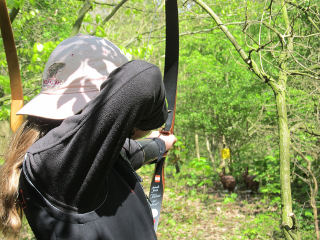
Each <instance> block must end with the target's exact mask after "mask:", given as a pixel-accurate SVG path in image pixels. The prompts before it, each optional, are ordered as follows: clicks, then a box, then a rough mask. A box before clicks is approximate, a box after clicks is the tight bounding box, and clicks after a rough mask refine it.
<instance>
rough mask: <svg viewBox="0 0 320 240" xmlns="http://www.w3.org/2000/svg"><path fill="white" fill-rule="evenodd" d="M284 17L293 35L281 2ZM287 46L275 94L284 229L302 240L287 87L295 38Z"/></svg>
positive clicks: (282, 54) (294, 237) (287, 30)
mask: <svg viewBox="0 0 320 240" xmlns="http://www.w3.org/2000/svg"><path fill="white" fill-rule="evenodd" d="M281 5H282V16H283V19H284V22H285V25H286V32H287V33H288V34H291V32H292V29H291V25H290V22H289V18H288V12H287V8H286V3H285V1H284V0H281ZM287 41H288V42H287V45H286V46H285V47H284V49H283V50H282V53H281V54H280V59H279V60H280V63H281V65H280V67H281V71H280V74H279V80H278V84H279V85H277V87H276V88H274V89H273V90H274V93H275V96H276V104H277V112H278V122H279V123H278V124H279V150H280V185H281V202H282V227H283V228H282V229H283V233H284V235H285V237H286V239H288V240H295V239H300V235H299V232H298V231H297V230H298V229H297V226H295V224H296V222H295V220H296V219H295V216H294V214H293V212H292V196H291V177H290V142H291V138H290V132H289V128H288V117H287V104H286V85H287V77H288V76H287V73H286V71H287V61H288V57H289V55H290V52H292V51H293V38H292V37H288V39H287Z"/></svg>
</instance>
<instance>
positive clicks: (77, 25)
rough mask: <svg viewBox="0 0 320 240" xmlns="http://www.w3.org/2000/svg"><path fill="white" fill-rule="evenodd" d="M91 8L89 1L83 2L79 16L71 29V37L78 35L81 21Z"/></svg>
mask: <svg viewBox="0 0 320 240" xmlns="http://www.w3.org/2000/svg"><path fill="white" fill-rule="evenodd" d="M91 8H92V6H91V2H90V0H85V1H84V3H83V6H82V8H81V9H80V11H79V16H78V18H77V20H76V22H75V23H74V25H73V27H72V31H71V36H74V35H77V34H78V33H79V31H80V28H81V25H82V21H83V19H84V17H85V15H86V14H87V12H89V11H90V9H91Z"/></svg>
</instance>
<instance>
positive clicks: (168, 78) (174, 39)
mask: <svg viewBox="0 0 320 240" xmlns="http://www.w3.org/2000/svg"><path fill="white" fill-rule="evenodd" d="M178 63H179V20H178V4H177V0H166V57H165V67H164V79H163V82H164V86H165V89H166V98H167V103H168V111H169V113H168V118H167V121H166V124H165V127H164V129H163V132H165V133H173V127H174V119H175V108H176V93H177V79H178ZM164 162H165V157H162V158H161V159H160V161H158V163H157V164H156V167H155V171H154V175H153V179H152V182H151V187H150V193H149V199H150V201H151V209H152V214H153V220H154V230H155V231H157V228H158V224H159V218H160V211H161V205H162V199H163V193H164V183H165V179H164Z"/></svg>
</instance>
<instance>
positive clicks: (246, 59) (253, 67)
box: [193, 0, 277, 89]
mask: <svg viewBox="0 0 320 240" xmlns="http://www.w3.org/2000/svg"><path fill="white" fill-rule="evenodd" d="M193 1H194V2H195V3H197V4H198V5H199V6H200V7H201V8H202V9H203V10H205V11H206V12H207V13H208V14H209V15H210V16H211V17H212V19H213V20H214V21H215V22H216V24H217V25H218V27H219V28H220V30H221V31H222V32H223V33H224V34H225V35H226V37H227V38H228V39H229V41H230V42H231V43H232V45H233V46H234V48H235V49H236V50H237V52H238V53H239V55H240V57H241V58H242V60H243V61H244V62H245V63H246V64H247V65H248V66H249V69H250V70H251V71H252V72H254V73H255V74H256V75H257V76H258V77H259V78H260V79H261V80H264V81H265V82H266V83H268V84H269V85H270V86H271V87H272V88H273V89H275V88H277V86H276V82H275V80H274V79H273V78H272V77H271V76H270V75H268V74H266V73H265V72H262V71H261V70H260V69H259V67H258V65H257V64H256V62H255V61H254V60H253V59H251V58H250V56H248V54H247V53H246V52H245V51H244V50H243V49H242V47H241V46H240V45H239V43H238V42H237V40H236V39H235V37H234V36H233V35H232V34H231V33H230V31H229V29H228V28H227V27H226V26H225V25H224V24H223V22H222V21H221V19H220V18H219V16H218V15H217V14H216V13H215V12H214V11H213V10H212V9H211V8H210V7H209V6H208V5H206V4H205V3H204V2H202V1H201V0H193Z"/></svg>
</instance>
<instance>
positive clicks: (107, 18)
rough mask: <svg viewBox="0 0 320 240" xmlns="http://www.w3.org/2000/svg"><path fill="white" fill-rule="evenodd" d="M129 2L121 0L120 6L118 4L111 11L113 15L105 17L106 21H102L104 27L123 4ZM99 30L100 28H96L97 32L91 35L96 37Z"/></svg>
mask: <svg viewBox="0 0 320 240" xmlns="http://www.w3.org/2000/svg"><path fill="white" fill-rule="evenodd" d="M127 1H128V0H121V2H120V3H119V4H117V5H116V6H115V7H114V8H113V9H112V11H111V13H110V14H109V15H108V16H106V17H105V19H104V20H103V21H102V24H101V25H102V26H104V25H105V24H106V23H107V22H108V21H109V20H110V19H111V18H112V17H113V16H114V15H115V14H116V12H117V11H118V10H119V9H120V8H121V6H122V5H123V4H125V3H126V2H127ZM97 28H98V26H96V28H95V30H94V31H93V33H91V34H90V35H96V33H97Z"/></svg>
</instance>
